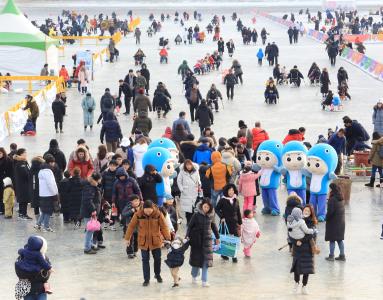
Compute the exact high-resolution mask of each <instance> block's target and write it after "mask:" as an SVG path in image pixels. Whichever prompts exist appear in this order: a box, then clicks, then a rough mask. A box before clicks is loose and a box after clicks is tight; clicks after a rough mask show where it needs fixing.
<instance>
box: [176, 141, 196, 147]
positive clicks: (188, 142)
mask: <svg viewBox="0 0 383 300" xmlns="http://www.w3.org/2000/svg"><path fill="white" fill-rule="evenodd" d="M183 144H187V145H192V146H196V147H198V146H199V145H201V144H200V143H198V142H196V141H181V143H180V145H183Z"/></svg>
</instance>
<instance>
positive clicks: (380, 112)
mask: <svg viewBox="0 0 383 300" xmlns="http://www.w3.org/2000/svg"><path fill="white" fill-rule="evenodd" d="M131 15H132V14H131V13H130V16H131ZM152 16H153V15H152ZM175 17H176V18H177V22H179V20H180V19H181V21H182V20H185V21H187V20H188V19H189V15H188V14H187V13H186V14H185V13H184V14H183V19H182V18H181V16H180V15H179V14H178V13H177V15H176V16H175ZM64 18H67V20H66V21H65V19H64ZM165 18H166V19H169V18H170V16H169V18H168V17H165V15H164V14H162V15H161V21H162V22H164V20H165ZM88 19H89V18H88V17H87V16H84V17H82V16H81V15H78V16H74V15H73V14H70V13H68V12H63V18H60V19H59V22H58V23H59V24H60V30H62V29H61V24H62V23H63V24H65V23H66V22H70V21H71V22H72V27H73V28H75V29H73V28H72V29H71V30H75V31H76V32H77V34H79V35H81V34H82V32H83V31H84V30H86V32H88V27H89V26H90V25H88V23H89V24H92V23H95V25H91V26H90V28H89V32H97V28H98V27H99V26H102V24H103V22H104V21H105V20H108V18H106V19H104V17H103V15H102V14H101V15H100V16H99V17H98V19H97V18H94V19H91V20H88ZM194 19H196V20H197V19H201V14H199V13H197V12H195V13H194ZM232 19H233V20H234V21H236V19H237V16H236V14H235V16H234V14H233V16H232ZM93 20H95V22H92V21H93ZM112 20H113V24H119V25H116V28H120V29H121V30H122V31H124V24H125V22H124V21H123V22H121V21H118V20H117V19H116V15H114V16H113V15H112ZM220 20H221V21H222V22H225V18H224V16H222V17H221V18H219V17H218V16H215V17H214V18H213V20H212V22H211V23H210V24H211V26H209V28H207V30H208V34H210V33H212V32H213V30H214V31H215V37H214V38H215V40H216V41H217V47H218V49H217V51H214V53H213V54H212V55H210V54H207V55H206V56H205V58H204V59H202V60H201V61H199V62H198V64H197V65H195V66H193V70H191V69H190V68H189V66H188V64H187V61H183V63H182V64H181V65H180V66H179V68H178V74H180V75H181V77H182V83H183V87H184V91H185V94H184V95H185V98H186V103H187V105H188V106H189V109H190V115H189V116H187V115H188V114H187V113H186V112H185V111H180V112H179V117H178V118H177V119H176V120H174V122H173V124H172V127H171V128H170V127H167V128H166V129H165V132H164V134H163V137H162V141H163V139H169V140H171V141H172V142H173V143H174V144H175V147H176V151H177V154H178V156H177V159H176V160H175V166H174V167H175V169H176V172H175V174H174V176H173V177H172V178H171V191H170V193H169V194H168V195H167V197H165V198H164V199H162V198H161V197H159V195H158V191H157V184H158V183H160V182H163V181H164V180H168V179H165V177H164V176H163V175H162V170H159V169H158V168H156V167H155V166H154V165H153V164H147V165H145V166H144V163H143V158H144V155H145V153H146V152H147V151H148V149H149V148H150V146H151V143H152V142H153V141H154V140H157V139H158V138H160V137H154V136H152V135H151V134H150V132H151V130H152V127H153V124H152V120H151V118H150V117H149V116H148V113H149V112H151V111H155V112H157V117H158V118H159V119H160V118H161V117H162V118H166V115H167V113H168V112H169V111H170V110H171V109H172V105H171V98H172V97H171V94H170V92H169V91H168V89H167V87H166V85H165V83H163V82H158V83H157V85H156V88H155V91H154V92H153V99H152V100H151V99H150V98H149V93H150V89H151V85H150V71H149V69H148V66H147V65H146V64H145V62H144V57H145V54H144V53H143V51H142V50H141V49H139V50H138V51H137V53H136V54H135V56H134V59H135V63H136V66H140V68H141V69H140V70H136V71H134V70H133V69H130V70H129V71H128V74H126V76H125V77H123V78H124V79H120V80H119V82H118V89H119V92H118V95H112V93H111V92H110V89H109V88H106V89H105V93H104V94H103V95H102V97H101V99H100V102H99V111H100V115H99V117H98V120H97V123H101V128H100V145H99V146H98V147H97V150H96V149H93V148H91V147H89V145H87V143H86V141H85V140H84V139H83V138H80V139H78V140H77V143H76V144H75V145H73V151H71V152H70V153H64V152H63V151H61V150H60V147H59V143H58V141H57V140H56V139H51V140H50V142H49V145H47V151H46V152H45V153H40V155H38V156H35V157H32V158H31V157H29V156H28V149H27V148H19V147H18V146H17V145H16V144H14V143H12V144H11V145H10V151H9V153H7V151H6V150H5V148H4V147H1V148H0V188H1V189H0V197H2V199H1V201H0V213H2V214H4V217H5V219H12V218H14V217H15V216H18V219H19V220H21V221H31V220H34V221H35V225H34V228H35V229H36V232H37V233H38V234H40V233H41V234H42V233H43V234H46V236H49V233H51V232H54V231H55V228H53V226H52V225H51V224H52V217H53V218H61V214H62V218H63V222H64V226H65V227H73V229H75V230H78V229H80V228H82V229H84V231H85V236H84V248H83V253H84V254H86V255H96V254H97V253H98V251H107V250H104V249H105V248H106V245H105V243H104V239H105V238H107V237H108V234H107V233H106V232H105V231H108V230H110V231H116V230H122V231H123V237H124V240H125V242H126V253H127V256H128V258H129V259H132V260H134V259H136V257H137V253H138V251H140V252H141V257H142V270H143V279H144V281H143V286H148V285H149V284H150V279H151V275H150V265H149V257H150V254H151V255H152V256H153V260H154V269H153V270H154V275H155V277H154V278H155V280H156V281H157V282H158V283H162V282H163V279H162V277H161V255H162V248H167V250H168V253H167V258H166V260H165V263H166V265H167V266H168V267H169V269H170V272H171V275H172V278H173V287H174V288H176V287H178V286H179V285H180V277H179V270H180V268H181V267H182V266H183V264H184V259H185V255H186V251H187V249H188V248H190V253H189V264H190V266H191V275H192V282H193V284H196V283H197V278H198V277H199V275H200V273H201V280H202V286H203V287H209V282H208V269H209V268H210V267H212V266H213V253H219V250H220V244H221V242H222V238H223V237H224V236H231V237H234V238H237V239H236V241H240V242H241V243H242V244H243V253H244V256H245V257H246V258H250V257H251V256H252V252H253V246H254V244H255V243H256V240H257V239H258V238H260V237H261V229H260V228H259V225H258V223H257V222H256V220H255V215H256V213H257V212H259V211H261V212H262V214H265V215H271V216H278V215H279V214H280V212H279V210H270V211H267V209H266V210H265V208H266V207H263V209H262V210H259V208H260V207H261V206H262V205H260V204H259V200H258V199H259V197H260V196H261V198H262V199H263V202H264V205H265V203H266V202H265V198H267V197H268V195H267V193H268V192H266V191H265V189H264V188H265V185H266V184H267V183H265V182H264V180H266V179H264V178H266V175H267V174H265V173H264V171H262V170H259V168H257V166H258V164H259V163H260V161H261V159H262V158H261V157H260V156H258V154H259V152H257V151H258V150H259V147H261V145H262V144H263V143H264V142H267V141H271V138H270V136H269V134H268V132H267V130H266V129H265V128H263V127H262V126H261V122H260V121H257V122H255V123H254V127H251V128H250V127H248V126H247V125H246V123H245V122H244V121H243V120H239V121H238V132H237V135H235V136H222V137H218V136H215V133H214V131H213V128H212V126H213V125H214V121H215V118H214V116H215V115H214V114H213V111H215V112H216V113H217V112H219V100H221V101H222V99H223V96H222V93H221V92H220V91H219V89H218V88H217V87H216V86H215V84H212V85H211V86H210V89H209V90H208V92H207V94H206V97H203V96H202V93H201V91H200V89H199V81H198V79H197V77H196V76H195V75H196V74H198V75H203V74H205V73H206V72H209V71H212V70H218V69H219V67H220V64H221V61H222V60H223V53H224V52H225V46H226V49H227V52H228V56H229V57H232V56H233V53H234V50H235V46H234V42H233V41H232V40H229V41H228V42H227V43H226V44H225V42H224V40H223V38H222V37H220V36H219V35H218V36H217V32H218V33H219V30H216V29H215V28H217V27H218V26H219V22H220ZM151 21H152V25H151V28H155V30H154V32H158V31H159V28H158V23H159V22H157V21H155V19H154V16H153V18H152V19H151ZM174 21H175V22H176V20H174ZM49 24H51V25H50V26H53V27H54V24H53V23H49ZM49 24H46V26H48V25H49ZM154 24H156V25H154ZM213 26H216V27H213ZM236 26H237V29H238V31H240V32H241V34H242V37H243V42H244V44H249V43H250V40H252V42H253V43H254V44H255V43H256V42H257V37H258V34H257V31H256V30H255V29H253V30H250V27H248V28H246V27H245V26H243V24H242V21H241V20H240V19H238V21H237V22H236ZM48 27H49V26H48ZM196 27H197V28H196ZM196 27H194V29H193V28H189V29H187V28H185V31H186V32H187V41H188V42H189V43H192V41H191V40H193V38H194V39H196V40H197V41H199V42H201V38H200V35H199V33H200V30H199V27H198V25H196ZM108 28H109V31H110V30H111V28H113V27H112V26H109V27H108ZM190 29H191V36H192V39H191V40H190V38H189V34H190ZM218 29H219V28H218ZM114 30H115V29H113V31H114ZM296 31H298V32H299V29H297V28H290V29H289V31H288V35H289V38H290V35H291V38H290V43H292V42H294V43H296V42H298V37H297V36H296V35H298V34H297V33H296ZM71 34H72V33H71ZM101 34H103V31H101ZM111 34H112V32H111ZM267 35H268V33H267V32H266V30H265V28H263V29H262V32H261V38H262V42H263V45H265V43H266V39H267ZM135 37H136V42H137V44H138V45H139V44H140V34H138V33H137V32H135ZM183 41H185V42H186V40H183ZM162 47H166V45H163V46H162ZM163 49H165V48H163ZM140 51H141V52H140ZM279 55H280V53H279V48H278V46H277V45H276V44H275V42H272V43H268V44H267V45H266V48H265V51H264V52H263V51H262V49H260V51H259V52H258V54H257V58H258V61H259V62H260V65H261V64H262V60H263V58H264V56H265V57H266V58H267V60H268V62H269V65H270V66H273V67H274V68H273V77H271V78H270V79H269V80H268V81H267V84H266V89H265V93H264V95H265V102H267V103H270V104H276V103H277V101H278V99H279V97H280V95H279V92H278V90H277V85H281V84H284V83H285V82H289V83H290V84H293V85H295V86H296V87H298V88H299V87H300V85H301V80H303V79H304V76H303V75H302V73H301V71H300V70H299V69H298V67H297V66H294V67H293V68H292V69H291V70H290V71H289V72H287V71H286V68H285V67H284V68H280V65H279V64H278V57H279ZM111 60H112V58H111ZM81 64H82V63H81V62H80V66H79V70H78V78H79V80H78V90H79V92H81V94H82V95H83V96H84V98H83V99H82V101H81V107H82V111H83V128H84V130H87V129H88V127H89V128H90V130H93V126H94V114H95V113H96V111H97V109H98V105H97V103H98V102H97V101H96V100H95V99H94V97H93V96H92V94H91V93H90V92H89V91H88V90H87V88H86V86H87V82H88V75H87V74H86V72H87V71H86V68H85V67H84V65H83V64H82V65H81ZM44 68H45V66H44ZM63 68H64V69H65V66H63ZM62 72H63V74H64V73H65V72H64V71H62ZM66 74H67V75H68V73H66ZM307 77H308V78H309V80H310V83H311V84H313V85H314V84H320V93H321V94H322V97H323V102H322V106H323V107H324V108H325V107H327V106H329V107H330V110H334V109H336V107H337V106H339V105H340V104H338V105H337V104H336V103H335V101H334V99H336V98H337V97H338V96H334V94H333V92H332V91H331V90H330V89H329V85H330V84H331V82H330V79H329V74H328V70H327V69H326V68H324V69H322V70H320V68H319V67H318V66H317V65H316V63H313V65H312V66H311V68H310V70H309V71H308V75H307ZM198 78H199V79H200V78H203V77H198ZM337 79H338V95H339V98H340V100H339V99H338V100H339V101H341V100H344V99H345V97H347V98H349V99H351V96H350V95H349V94H348V85H347V81H348V74H347V72H346V71H345V70H344V69H343V68H340V69H339V70H338V73H337ZM67 82H68V83H69V84H70V79H69V78H68V80H67ZM243 82H244V80H243V70H242V66H241V63H240V62H239V61H238V59H233V60H232V65H231V67H230V68H229V69H228V70H227V73H226V74H225V76H224V77H223V83H224V85H225V87H226V96H227V100H233V99H234V87H235V85H237V84H241V85H242V84H243ZM26 100H27V104H26V106H25V107H24V109H25V110H28V111H29V115H30V118H29V121H30V123H31V124H32V125H33V128H34V130H33V131H34V132H36V120H37V118H38V117H39V108H38V105H37V103H36V101H35V100H34V99H33V97H32V96H29V95H28V96H27V99H26ZM65 102H66V95H65V93H60V94H58V95H57V96H56V100H55V101H54V102H53V104H52V112H53V116H54V125H55V130H56V133H63V120H64V116H65V115H66V113H67V111H66V105H65ZM222 105H223V103H222ZM123 106H125V112H124V114H125V115H130V114H132V115H133V114H134V122H133V124H132V129H131V131H130V134H131V135H130V137H127V136H126V135H125V136H124V133H123V131H122V130H121V126H120V124H119V120H118V118H117V117H118V115H119V112H120V109H121V108H122V107H123ZM188 117H190V121H191V122H192V123H193V122H198V125H199V132H192V130H191V126H190V123H189V121H188V119H189V118H188ZM372 118H373V123H374V132H373V135H372V142H371V144H372V150H371V152H370V157H369V160H370V161H371V163H372V173H371V180H370V182H369V183H368V184H367V185H366V186H367V187H374V182H375V173H376V171H378V172H379V173H380V176H383V172H382V167H383V163H382V158H383V155H381V152H382V151H381V149H380V148H381V147H383V104H382V102H381V101H379V102H378V103H377V104H376V106H375V107H374V108H373V117H372ZM342 120H343V123H344V127H343V128H336V129H335V130H331V129H330V130H329V131H328V133H327V135H326V137H325V135H320V136H319V137H318V141H316V142H315V144H321V143H322V144H327V145H329V146H330V147H332V148H333V149H334V150H335V152H336V154H337V158H338V160H337V162H336V164H337V167H336V170H335V174H337V175H339V174H340V173H341V170H342V168H343V167H344V166H343V160H342V156H343V155H347V156H351V155H352V154H353V152H354V151H358V150H364V149H369V148H371V147H370V146H369V145H367V142H368V141H369V140H370V136H369V134H368V133H367V131H366V130H365V128H364V127H363V126H362V124H360V123H359V122H358V121H356V120H353V119H351V118H350V117H348V116H344V117H343V119H342ZM24 131H25V132H28V130H24ZM305 133H306V128H304V127H300V128H298V129H296V128H292V129H289V130H288V133H287V135H286V137H285V138H284V140H283V141H282V142H281V146H282V145H286V144H288V143H289V142H292V141H296V142H300V143H301V144H302V145H303V144H304V146H303V147H305V149H306V150H307V149H310V148H311V147H312V146H313V145H312V144H311V143H310V142H308V141H307V140H306V139H305ZM313 144H314V143H313ZM278 145H279V144H278ZM267 158H269V157H267ZM267 158H266V160H267V161H268V159H267ZM269 159H270V158H269ZM285 177H288V176H287V175H286V176H285ZM381 178H382V177H381ZM381 178H380V184H382V179H381ZM283 180H285V179H283ZM380 184H379V187H380ZM304 187H305V188H304V190H303V191H302V194H297V193H295V192H289V195H288V196H287V197H286V207H285V210H284V214H283V217H284V221H285V224H286V235H287V240H288V245H289V248H290V251H291V255H292V266H291V273H293V274H294V287H293V289H294V291H295V292H298V288H299V287H301V292H302V294H308V289H307V284H308V279H309V275H311V274H314V269H315V268H314V264H315V260H314V255H317V254H319V250H318V247H317V245H316V240H317V232H318V231H317V229H316V225H317V223H318V221H325V222H326V225H325V226H326V232H325V241H328V242H329V254H328V256H326V260H327V261H329V262H334V261H339V262H345V261H346V256H345V250H344V236H345V207H344V205H345V204H344V202H345V201H344V199H343V194H342V191H341V189H340V187H339V186H338V185H337V184H335V183H331V184H330V186H329V187H330V193H329V196H328V202H327V209H325V211H326V214H325V216H323V215H322V216H319V215H318V210H317V208H316V207H315V204H314V203H310V202H309V201H306V199H307V200H308V199H309V197H308V195H309V194H310V188H309V184H307V186H306V184H304ZM271 198H272V197H271ZM257 200H258V201H257ZM274 200H275V199H274ZM271 201H273V200H271ZM16 202H17V203H18V206H16ZM241 203H242V205H241ZM29 204H31V208H32V209H33V214H34V218H33V217H31V213H30V211H31V210H29V211H28V205H29ZM16 207H17V212H16ZM183 219H185V221H183ZM217 223H218V224H217ZM105 233H106V234H105ZM262 235H263V234H262ZM382 237H383V232H382ZM335 244H338V247H339V256H335ZM237 248H239V247H237ZM237 250H238V249H237ZM46 252H47V241H46V240H45V239H44V238H43V237H41V236H31V237H30V238H29V239H28V242H27V244H26V245H25V247H24V248H23V249H20V250H19V253H18V254H19V258H18V261H17V262H16V266H15V268H16V273H17V276H18V277H19V278H20V281H19V283H18V288H19V289H20V290H22V288H23V286H24V285H27V286H29V289H28V294H24V295H22V292H21V291H20V295H21V296H20V299H21V298H22V297H25V298H24V299H40V298H38V296H39V295H46V294H49V293H51V292H52V289H51V287H50V285H49V284H48V280H49V276H50V274H51V273H52V272H53V269H52V265H51V263H50V262H49V259H48V258H47V256H46ZM219 254H220V255H221V259H222V260H225V261H227V260H229V259H230V258H231V261H232V263H234V264H235V263H237V262H238V252H237V251H236V252H235V253H234V254H230V255H226V254H223V253H219ZM301 276H302V278H301ZM28 283H29V285H28ZM28 296H31V297H30V298H28ZM33 296H35V297H34V298H33ZM41 299H44V298H41Z"/></svg>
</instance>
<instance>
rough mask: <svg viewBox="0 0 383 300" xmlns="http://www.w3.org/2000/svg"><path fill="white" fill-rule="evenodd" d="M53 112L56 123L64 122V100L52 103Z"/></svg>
mask: <svg viewBox="0 0 383 300" xmlns="http://www.w3.org/2000/svg"><path fill="white" fill-rule="evenodd" d="M52 112H53V118H54V120H55V122H62V121H63V120H64V115H65V104H64V102H63V101H62V100H60V99H56V100H55V101H53V102H52Z"/></svg>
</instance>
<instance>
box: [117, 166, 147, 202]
mask: <svg viewBox="0 0 383 300" xmlns="http://www.w3.org/2000/svg"><path fill="white" fill-rule="evenodd" d="M122 175H124V176H125V177H126V178H125V179H124V180H120V179H119V178H118V177H119V176H122ZM116 177H117V180H116V181H115V182H114V185H113V193H112V202H113V203H116V204H117V206H118V207H119V208H121V209H123V208H124V206H125V205H126V203H127V202H128V200H129V196H131V195H133V194H136V195H138V197H139V198H140V199H142V195H141V189H140V187H139V186H138V183H137V181H136V180H135V179H134V178H132V177H129V175H128V173H126V171H125V170H124V168H122V167H120V168H119V169H118V170H117V173H116Z"/></svg>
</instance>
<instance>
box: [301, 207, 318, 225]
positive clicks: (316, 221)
mask: <svg viewBox="0 0 383 300" xmlns="http://www.w3.org/2000/svg"><path fill="white" fill-rule="evenodd" d="M306 207H308V208H309V209H310V213H311V215H310V217H309V218H310V219H311V222H313V224H314V225H316V224H318V220H317V218H316V216H315V210H314V207H313V206H312V205H311V204H306V205H305V206H304V207H303V209H305V208H306Z"/></svg>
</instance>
